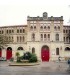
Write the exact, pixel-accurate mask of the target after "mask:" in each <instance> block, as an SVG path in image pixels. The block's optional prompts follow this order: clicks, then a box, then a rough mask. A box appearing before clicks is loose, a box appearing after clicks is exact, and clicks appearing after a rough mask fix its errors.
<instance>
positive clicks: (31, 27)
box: [0, 12, 70, 61]
mask: <svg viewBox="0 0 70 80" xmlns="http://www.w3.org/2000/svg"><path fill="white" fill-rule="evenodd" d="M63 21H64V20H63V16H60V17H53V16H51V17H48V13H46V12H44V13H43V15H42V17H40V16H37V17H30V16H28V17H27V25H13V26H1V27H0V35H5V36H7V39H8V40H13V42H10V43H9V44H8V46H6V48H5V49H2V48H0V57H5V58H6V59H7V60H9V59H11V58H12V57H13V58H14V59H16V55H15V54H16V52H19V53H20V55H21V56H22V55H23V54H24V53H25V52H26V51H30V52H31V53H33V54H36V55H37V57H38V59H39V60H41V61H51V60H58V57H59V56H60V57H62V59H64V58H65V57H69V56H70V52H69V51H70V48H69V47H70V45H69V43H70V37H69V36H67V34H69V33H70V26H69V25H63Z"/></svg>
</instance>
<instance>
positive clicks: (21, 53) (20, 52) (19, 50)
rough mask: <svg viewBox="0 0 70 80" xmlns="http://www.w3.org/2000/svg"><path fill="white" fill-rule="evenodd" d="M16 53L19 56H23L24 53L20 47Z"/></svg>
mask: <svg viewBox="0 0 70 80" xmlns="http://www.w3.org/2000/svg"><path fill="white" fill-rule="evenodd" d="M17 52H19V54H20V56H23V55H24V52H25V51H24V48H23V47H21V46H20V47H18V48H17Z"/></svg>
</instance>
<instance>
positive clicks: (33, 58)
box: [29, 54, 38, 62]
mask: <svg viewBox="0 0 70 80" xmlns="http://www.w3.org/2000/svg"><path fill="white" fill-rule="evenodd" d="M37 61H38V60H37V56H36V54H31V58H30V59H29V62H37Z"/></svg>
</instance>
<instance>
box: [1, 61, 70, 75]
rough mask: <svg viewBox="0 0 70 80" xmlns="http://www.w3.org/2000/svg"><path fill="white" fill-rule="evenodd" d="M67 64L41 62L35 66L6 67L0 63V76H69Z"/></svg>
mask: <svg viewBox="0 0 70 80" xmlns="http://www.w3.org/2000/svg"><path fill="white" fill-rule="evenodd" d="M68 68H69V66H68V64H67V62H60V63H59V62H41V63H40V65H36V66H8V61H0V75H69V74H70V71H69V69H68Z"/></svg>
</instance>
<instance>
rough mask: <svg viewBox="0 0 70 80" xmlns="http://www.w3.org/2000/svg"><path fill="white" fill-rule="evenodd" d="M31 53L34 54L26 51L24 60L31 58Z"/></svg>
mask: <svg viewBox="0 0 70 80" xmlns="http://www.w3.org/2000/svg"><path fill="white" fill-rule="evenodd" d="M31 54H32V53H30V52H26V53H24V55H23V59H24V60H29V59H30V58H31Z"/></svg>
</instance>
